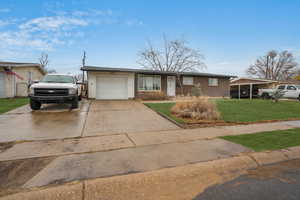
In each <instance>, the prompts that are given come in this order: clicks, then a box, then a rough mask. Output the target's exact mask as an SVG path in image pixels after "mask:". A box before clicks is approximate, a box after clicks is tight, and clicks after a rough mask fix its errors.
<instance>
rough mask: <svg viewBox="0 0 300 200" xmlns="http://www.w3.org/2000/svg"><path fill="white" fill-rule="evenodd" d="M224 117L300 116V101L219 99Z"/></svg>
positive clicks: (244, 119) (238, 119)
mask: <svg viewBox="0 0 300 200" xmlns="http://www.w3.org/2000/svg"><path fill="white" fill-rule="evenodd" d="M216 103H217V106H218V110H219V112H220V113H221V116H222V119H223V120H224V121H227V122H256V121H262V120H284V119H291V118H300V102H298V101H280V102H278V103H274V102H272V101H270V100H261V99H254V100H246V99H243V100H217V101H216Z"/></svg>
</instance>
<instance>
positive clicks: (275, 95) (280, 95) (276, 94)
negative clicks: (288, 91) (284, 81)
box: [272, 90, 285, 103]
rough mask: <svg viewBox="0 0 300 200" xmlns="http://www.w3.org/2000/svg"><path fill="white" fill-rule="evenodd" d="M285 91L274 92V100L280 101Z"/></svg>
mask: <svg viewBox="0 0 300 200" xmlns="http://www.w3.org/2000/svg"><path fill="white" fill-rule="evenodd" d="M284 93H285V91H283V90H276V91H275V92H274V93H273V94H272V99H273V101H274V102H276V103H277V102H278V101H279V99H281V98H282V97H283V95H284Z"/></svg>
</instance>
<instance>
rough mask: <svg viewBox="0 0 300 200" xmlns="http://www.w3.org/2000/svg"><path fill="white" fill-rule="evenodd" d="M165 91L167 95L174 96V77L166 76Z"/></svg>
mask: <svg viewBox="0 0 300 200" xmlns="http://www.w3.org/2000/svg"><path fill="white" fill-rule="evenodd" d="M167 86H168V87H167V93H168V96H171V97H174V96H176V77H175V76H168V77H167Z"/></svg>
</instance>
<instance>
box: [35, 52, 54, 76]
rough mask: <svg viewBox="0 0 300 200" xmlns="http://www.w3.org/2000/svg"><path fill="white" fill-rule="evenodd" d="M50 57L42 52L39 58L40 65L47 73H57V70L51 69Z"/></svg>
mask: <svg viewBox="0 0 300 200" xmlns="http://www.w3.org/2000/svg"><path fill="white" fill-rule="evenodd" d="M49 62H50V61H49V56H48V54H47V53H44V52H42V53H41V56H40V57H39V63H40V65H41V66H42V67H43V69H44V70H45V71H46V72H47V73H56V70H55V69H49V68H48V66H49Z"/></svg>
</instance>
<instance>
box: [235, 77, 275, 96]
mask: <svg viewBox="0 0 300 200" xmlns="http://www.w3.org/2000/svg"><path fill="white" fill-rule="evenodd" d="M278 84H280V82H279V81H274V80H267V79H259V78H245V77H241V78H236V79H233V80H232V81H231V82H230V96H231V97H233V98H252V97H257V96H258V89H267V88H275V87H276V86H277V85H278Z"/></svg>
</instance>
